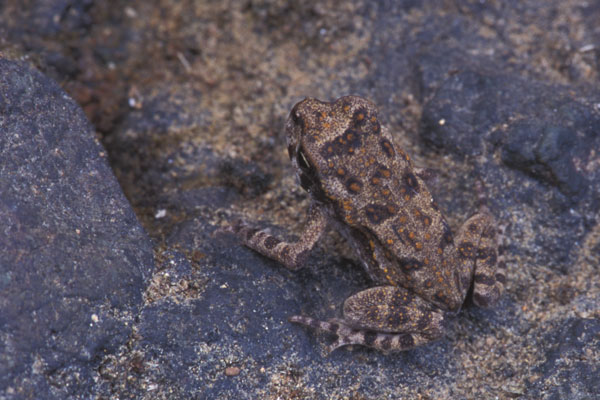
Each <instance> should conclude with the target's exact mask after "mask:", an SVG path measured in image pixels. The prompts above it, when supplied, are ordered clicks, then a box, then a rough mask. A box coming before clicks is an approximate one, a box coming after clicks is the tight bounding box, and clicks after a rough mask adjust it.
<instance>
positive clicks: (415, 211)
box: [413, 208, 421, 217]
mask: <svg viewBox="0 0 600 400" xmlns="http://www.w3.org/2000/svg"><path fill="white" fill-rule="evenodd" d="M413 213H414V214H415V216H416V217H418V216H419V215H421V211H419V210H417V209H416V208H415V209H414V210H413Z"/></svg>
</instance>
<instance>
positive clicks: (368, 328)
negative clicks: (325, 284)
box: [290, 286, 444, 351]
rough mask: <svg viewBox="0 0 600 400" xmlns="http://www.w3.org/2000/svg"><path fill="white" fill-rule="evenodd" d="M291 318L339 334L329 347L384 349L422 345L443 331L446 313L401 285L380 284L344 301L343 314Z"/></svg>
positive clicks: (436, 337) (330, 348)
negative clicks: (354, 346)
mask: <svg viewBox="0 0 600 400" xmlns="http://www.w3.org/2000/svg"><path fill="white" fill-rule="evenodd" d="M290 321H291V322H296V323H299V324H302V325H306V326H309V327H311V328H314V329H318V330H321V331H325V332H328V333H331V334H334V335H336V336H337V339H336V340H335V342H334V343H333V344H332V345H331V346H330V347H329V351H333V350H335V349H337V348H338V347H342V346H346V345H351V344H358V345H363V346H368V347H372V348H375V349H377V350H382V351H401V350H408V349H410V348H413V347H416V346H420V345H422V344H425V343H428V342H431V341H433V340H435V339H438V338H439V337H441V336H442V335H443V333H444V327H443V322H444V313H443V311H441V310H438V309H436V308H435V307H433V306H432V305H431V304H430V303H428V302H426V301H425V300H423V299H421V298H420V297H418V296H416V295H414V294H412V293H411V292H409V291H408V290H406V289H404V288H402V287H396V286H378V287H373V288H370V289H367V290H363V291H361V292H358V293H356V294H354V295H353V296H351V297H349V298H348V299H347V300H346V301H345V302H344V318H342V319H332V320H330V321H327V322H325V321H319V320H317V319H314V318H310V317H305V316H300V315H296V316H293V317H291V318H290Z"/></svg>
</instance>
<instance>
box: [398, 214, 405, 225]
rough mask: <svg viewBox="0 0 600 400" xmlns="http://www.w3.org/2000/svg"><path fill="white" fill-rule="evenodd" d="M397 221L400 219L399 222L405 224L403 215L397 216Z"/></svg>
mask: <svg viewBox="0 0 600 400" xmlns="http://www.w3.org/2000/svg"><path fill="white" fill-rule="evenodd" d="M398 221H400V223H401V224H405V223H406V217H405V216H404V215H403V216H401V217H400V218H398Z"/></svg>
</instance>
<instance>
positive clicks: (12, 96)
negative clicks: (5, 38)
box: [0, 59, 153, 398]
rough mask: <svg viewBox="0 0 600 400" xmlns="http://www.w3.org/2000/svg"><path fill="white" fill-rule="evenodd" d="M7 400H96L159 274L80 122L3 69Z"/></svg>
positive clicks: (31, 81) (25, 71) (34, 82)
mask: <svg viewBox="0 0 600 400" xmlns="http://www.w3.org/2000/svg"><path fill="white" fill-rule="evenodd" d="M0 220H1V221H3V222H2V227H3V229H1V230H0V304H1V306H0V338H1V339H0V393H1V394H3V395H4V396H6V395H9V396H10V395H14V396H15V397H16V398H67V397H76V396H90V395H92V393H93V390H92V387H93V385H94V382H95V381H96V380H97V378H98V375H97V372H96V368H97V367H98V365H99V362H100V360H101V359H102V357H103V356H104V354H106V353H112V352H115V351H116V350H117V349H118V348H119V346H121V345H123V344H124V343H125V342H126V341H127V340H128V339H129V337H130V335H131V329H132V321H133V320H134V318H135V316H136V315H137V313H138V310H139V307H140V306H141V303H142V292H143V288H144V285H145V281H146V280H147V279H149V278H150V276H151V274H152V270H153V256H152V246H151V244H150V241H149V239H148V237H147V236H146V234H145V233H144V231H143V229H142V228H141V226H140V225H139V223H138V222H137V219H136V217H135V214H134V213H133V210H132V209H131V207H130V206H129V203H128V202H127V200H126V199H125V196H124V195H123V193H122V191H121V189H120V187H119V185H118V183H117V181H116V179H115V178H114V176H113V174H112V171H111V170H110V168H109V166H108V164H107V162H106V155H105V152H104V150H103V148H102V147H101V146H100V145H99V144H98V142H97V141H96V140H95V138H94V134H93V131H92V129H91V126H90V125H89V123H88V122H87V120H86V118H85V116H84V114H83V112H82V110H81V109H80V108H79V106H78V105H77V104H76V103H75V102H73V100H71V99H70V98H69V97H68V96H67V95H66V94H65V93H64V92H63V91H62V90H61V89H60V87H59V86H58V85H57V84H56V83H54V82H52V81H51V80H49V79H48V78H46V77H44V76H43V75H42V74H40V73H39V72H37V71H36V70H34V69H32V68H31V67H29V66H28V65H27V64H25V63H22V62H13V61H8V60H6V59H0Z"/></svg>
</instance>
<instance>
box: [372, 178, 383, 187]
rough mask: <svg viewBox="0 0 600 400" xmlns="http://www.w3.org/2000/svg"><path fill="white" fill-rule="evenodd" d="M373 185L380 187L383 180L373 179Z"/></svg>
mask: <svg viewBox="0 0 600 400" xmlns="http://www.w3.org/2000/svg"><path fill="white" fill-rule="evenodd" d="M371 183H372V184H373V185H379V184H380V183H381V180H380V179H379V178H376V177H373V179H371Z"/></svg>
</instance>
